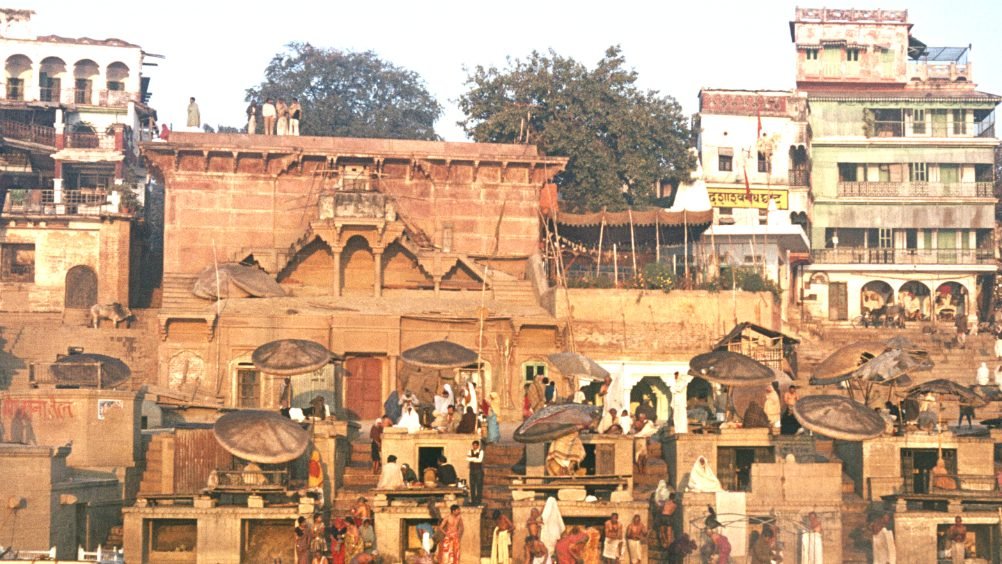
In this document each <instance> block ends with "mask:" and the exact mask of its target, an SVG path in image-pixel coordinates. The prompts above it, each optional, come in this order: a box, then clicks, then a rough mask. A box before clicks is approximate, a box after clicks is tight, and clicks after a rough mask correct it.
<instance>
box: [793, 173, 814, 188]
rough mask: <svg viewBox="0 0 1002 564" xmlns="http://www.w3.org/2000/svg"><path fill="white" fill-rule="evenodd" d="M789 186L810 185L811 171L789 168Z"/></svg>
mask: <svg viewBox="0 0 1002 564" xmlns="http://www.w3.org/2000/svg"><path fill="white" fill-rule="evenodd" d="M789 181H790V186H810V185H811V172H810V171H809V170H791V171H790V178H789Z"/></svg>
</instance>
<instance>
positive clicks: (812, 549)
mask: <svg viewBox="0 0 1002 564" xmlns="http://www.w3.org/2000/svg"><path fill="white" fill-rule="evenodd" d="M823 541H824V539H823V537H822V534H821V518H820V517H818V514H817V513H815V512H814V511H811V512H810V513H808V514H807V530H806V531H804V533H803V536H802V537H801V541H800V562H801V563H802V564H824V542H823Z"/></svg>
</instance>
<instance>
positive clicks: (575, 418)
mask: <svg viewBox="0 0 1002 564" xmlns="http://www.w3.org/2000/svg"><path fill="white" fill-rule="evenodd" d="M600 416H601V410H600V409H599V408H598V407H595V406H593V405H585V404H581V403H560V404H556V405H548V406H546V407H544V408H543V409H540V410H539V411H537V412H535V413H533V414H532V415H531V416H529V418H528V419H526V420H525V421H523V422H522V424H521V425H519V427H518V429H515V434H514V435H513V437H512V438H514V439H515V440H516V441H518V442H520V443H545V442H549V441H552V440H554V439H559V438H560V437H563V436H564V435H569V434H571V433H576V432H578V431H580V430H582V429H587V428H588V427H590V426H591V425H592V424H593V423H594V422H595V421H598V419H599V417H600Z"/></svg>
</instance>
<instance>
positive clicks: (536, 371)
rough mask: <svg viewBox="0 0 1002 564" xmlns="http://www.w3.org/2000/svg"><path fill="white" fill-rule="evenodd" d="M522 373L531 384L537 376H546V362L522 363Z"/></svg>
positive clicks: (527, 382)
mask: <svg viewBox="0 0 1002 564" xmlns="http://www.w3.org/2000/svg"><path fill="white" fill-rule="evenodd" d="M522 374H523V377H524V378H525V383H526V384H530V383H532V381H533V380H535V379H536V376H546V363H545V362H526V363H525V364H523V365H522Z"/></svg>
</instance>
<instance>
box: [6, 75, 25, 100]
mask: <svg viewBox="0 0 1002 564" xmlns="http://www.w3.org/2000/svg"><path fill="white" fill-rule="evenodd" d="M7 99H8V100H24V80H22V79H20V78H8V79H7Z"/></svg>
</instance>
